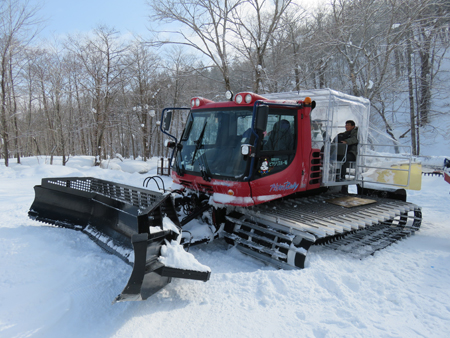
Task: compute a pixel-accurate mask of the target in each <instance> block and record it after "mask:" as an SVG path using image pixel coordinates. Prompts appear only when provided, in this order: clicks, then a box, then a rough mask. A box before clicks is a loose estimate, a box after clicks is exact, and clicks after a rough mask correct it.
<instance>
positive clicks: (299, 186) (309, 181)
mask: <svg viewBox="0 0 450 338" xmlns="http://www.w3.org/2000/svg"><path fill="white" fill-rule="evenodd" d="M268 102H273V101H268ZM277 103H280V102H279V101H277ZM285 103H287V104H292V103H293V102H292V101H285ZM207 105H208V107H211V108H217V107H230V106H235V103H234V102H221V103H208V104H207ZM244 106H245V105H244ZM249 106H250V105H249ZM201 108H205V107H204V106H202V107H201ZM310 113H311V108H310V107H302V108H300V109H299V110H298V114H297V123H298V125H297V148H296V153H295V157H294V159H293V161H292V163H291V164H290V165H289V166H288V167H287V168H286V169H284V170H283V171H280V172H278V173H275V174H271V175H267V176H264V177H261V178H258V179H255V180H252V181H250V182H236V181H225V180H218V179H212V180H211V182H207V181H205V180H204V179H203V178H202V177H199V176H193V175H189V174H185V175H183V176H179V175H178V174H177V173H176V172H175V171H172V178H173V180H174V182H175V183H177V184H181V185H183V186H184V187H186V188H188V189H192V190H195V191H202V192H205V193H208V194H210V195H211V196H212V197H211V198H212V202H215V203H218V204H225V205H234V206H250V205H255V204H260V203H265V202H268V201H271V200H274V199H278V198H281V197H284V196H287V195H291V194H293V193H296V192H301V191H306V190H310V189H316V188H319V187H320V181H321V180H320V170H321V169H320V154H319V150H318V149H313V150H312V149H311V124H310ZM255 162H256V161H255ZM311 168H313V170H311Z"/></svg>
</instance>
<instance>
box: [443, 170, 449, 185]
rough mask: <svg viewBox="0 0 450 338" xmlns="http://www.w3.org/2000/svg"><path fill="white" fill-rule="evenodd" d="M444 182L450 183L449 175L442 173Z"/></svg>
mask: <svg viewBox="0 0 450 338" xmlns="http://www.w3.org/2000/svg"><path fill="white" fill-rule="evenodd" d="M444 180H445V182H447V183H450V173H448V172H444Z"/></svg>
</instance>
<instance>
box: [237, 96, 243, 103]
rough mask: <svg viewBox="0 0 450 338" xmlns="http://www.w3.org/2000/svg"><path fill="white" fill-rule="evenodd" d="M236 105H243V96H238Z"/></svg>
mask: <svg viewBox="0 0 450 338" xmlns="http://www.w3.org/2000/svg"><path fill="white" fill-rule="evenodd" d="M236 103H237V104H241V103H242V95H237V96H236Z"/></svg>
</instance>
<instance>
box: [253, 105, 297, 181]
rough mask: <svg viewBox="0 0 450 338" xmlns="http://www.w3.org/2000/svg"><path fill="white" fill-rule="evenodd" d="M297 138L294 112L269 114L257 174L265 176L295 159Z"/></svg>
mask: <svg viewBox="0 0 450 338" xmlns="http://www.w3.org/2000/svg"><path fill="white" fill-rule="evenodd" d="M296 139H297V128H296V117H295V114H294V113H292V114H288V113H286V114H284V113H281V114H274V113H271V114H269V117H268V122H267V128H266V131H265V132H264V140H263V141H262V146H261V151H260V157H259V160H258V164H257V173H256V175H257V176H260V177H263V176H266V175H270V174H274V173H277V172H280V171H282V170H284V169H286V168H287V167H288V166H289V164H290V163H291V162H292V160H293V159H294V156H295V149H296V143H297V142H296Z"/></svg>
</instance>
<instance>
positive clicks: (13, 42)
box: [0, 0, 40, 166]
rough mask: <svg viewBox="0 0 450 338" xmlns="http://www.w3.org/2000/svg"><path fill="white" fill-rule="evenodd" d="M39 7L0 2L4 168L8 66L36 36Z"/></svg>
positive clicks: (13, 0)
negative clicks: (21, 47) (23, 46)
mask: <svg viewBox="0 0 450 338" xmlns="http://www.w3.org/2000/svg"><path fill="white" fill-rule="evenodd" d="M38 9H39V8H38V7H32V6H30V5H29V3H28V1H26V0H24V1H22V0H6V1H2V2H1V3H0V78H1V79H0V91H1V92H0V98H1V108H0V122H1V135H2V139H3V156H4V158H5V165H6V166H8V164H9V148H8V147H9V141H10V139H9V138H10V136H9V123H10V115H11V114H10V111H9V109H8V102H7V101H8V100H7V97H8V95H11V93H8V79H10V76H11V69H10V65H11V63H12V62H13V58H14V57H15V55H16V53H17V52H18V47H19V46H20V45H27V44H28V43H30V41H31V40H32V39H33V38H34V37H35V35H36V33H37V29H38V25H39V23H40V21H39V19H38V18H37V12H38Z"/></svg>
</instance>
